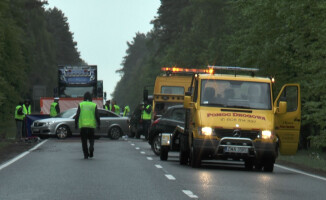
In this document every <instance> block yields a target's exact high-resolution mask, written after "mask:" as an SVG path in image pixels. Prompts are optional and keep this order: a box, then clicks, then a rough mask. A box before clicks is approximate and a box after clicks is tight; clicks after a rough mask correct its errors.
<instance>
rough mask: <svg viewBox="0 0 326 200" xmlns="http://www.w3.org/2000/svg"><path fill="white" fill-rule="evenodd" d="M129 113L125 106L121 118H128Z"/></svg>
mask: <svg viewBox="0 0 326 200" xmlns="http://www.w3.org/2000/svg"><path fill="white" fill-rule="evenodd" d="M129 112H130V108H129V106H125V108H124V110H123V116H124V117H125V116H128V114H129Z"/></svg>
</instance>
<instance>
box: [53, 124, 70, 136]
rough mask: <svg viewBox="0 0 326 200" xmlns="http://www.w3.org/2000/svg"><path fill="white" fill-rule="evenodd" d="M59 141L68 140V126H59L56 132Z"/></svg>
mask: <svg viewBox="0 0 326 200" xmlns="http://www.w3.org/2000/svg"><path fill="white" fill-rule="evenodd" d="M55 133H56V136H57V138H58V139H66V138H67V137H68V133H69V129H68V127H67V126H64V125H62V126H59V127H58V128H57V130H56V131H55Z"/></svg>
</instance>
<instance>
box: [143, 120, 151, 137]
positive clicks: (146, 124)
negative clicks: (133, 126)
mask: <svg viewBox="0 0 326 200" xmlns="http://www.w3.org/2000/svg"><path fill="white" fill-rule="evenodd" d="M150 126H151V120H143V131H144V136H145V139H146V140H147V139H148V129H149V127H150Z"/></svg>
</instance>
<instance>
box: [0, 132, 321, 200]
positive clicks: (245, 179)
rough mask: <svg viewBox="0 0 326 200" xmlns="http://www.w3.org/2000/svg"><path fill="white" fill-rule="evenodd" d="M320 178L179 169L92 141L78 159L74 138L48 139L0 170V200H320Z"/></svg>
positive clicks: (137, 143)
mask: <svg viewBox="0 0 326 200" xmlns="http://www.w3.org/2000/svg"><path fill="white" fill-rule="evenodd" d="M325 188H326V179H323V178H318V177H317V178H316V177H311V176H307V175H303V174H300V173H296V172H293V171H289V170H286V169H283V168H280V167H278V166H276V167H275V169H274V172H273V173H266V172H258V171H246V170H244V167H243V165H241V163H239V162H237V163H231V164H230V163H228V164H225V163H224V164H223V163H217V162H204V163H203V166H202V167H201V168H199V169H193V168H191V167H189V166H180V165H179V163H178V154H177V153H171V154H170V156H169V159H168V161H160V159H159V157H157V156H155V155H154V154H153V152H152V151H151V149H150V146H149V145H148V143H147V142H145V141H143V140H136V139H126V140H125V139H120V140H118V141H112V140H109V139H107V138H101V139H100V140H96V141H95V153H94V158H92V159H88V160H84V159H83V154H82V149H81V142H80V139H79V138H69V139H67V140H57V139H48V140H46V142H45V143H44V144H42V145H40V146H39V147H38V148H36V149H35V150H32V151H30V152H27V153H25V154H24V155H22V156H21V158H20V159H17V161H15V162H11V163H7V165H6V166H4V165H3V164H2V165H0V199H1V200H7V199H8V200H11V199H13V200H15V199H19V200H21V199H25V200H28V199H42V200H43V199H60V200H61V199H79V200H80V199H81V200H82V199H157V200H160V199H169V200H171V199H251V200H252V199H259V200H264V199H266V200H267V199H268V200H269V199H277V200H280V199H282V200H284V199H296V200H298V199H325V198H326V190H325Z"/></svg>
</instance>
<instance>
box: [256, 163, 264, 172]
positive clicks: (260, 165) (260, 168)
mask: <svg viewBox="0 0 326 200" xmlns="http://www.w3.org/2000/svg"><path fill="white" fill-rule="evenodd" d="M262 169H263V165H262V164H261V163H259V164H255V170H257V171H261V170H262Z"/></svg>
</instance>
